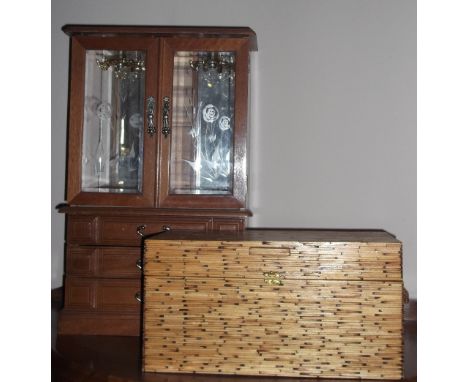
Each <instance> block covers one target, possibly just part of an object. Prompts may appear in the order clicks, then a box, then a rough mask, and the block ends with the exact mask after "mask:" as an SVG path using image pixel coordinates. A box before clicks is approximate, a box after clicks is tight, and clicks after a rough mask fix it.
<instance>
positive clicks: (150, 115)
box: [146, 97, 156, 137]
mask: <svg viewBox="0 0 468 382" xmlns="http://www.w3.org/2000/svg"><path fill="white" fill-rule="evenodd" d="M155 101H156V100H155V99H154V97H148V99H147V100H146V120H147V124H148V128H147V131H148V134H149V135H150V137H152V136H153V135H154V133H155V132H156V127H155V126H154V106H155Z"/></svg>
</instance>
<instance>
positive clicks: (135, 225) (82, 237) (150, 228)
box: [67, 215, 212, 246]
mask: <svg viewBox="0 0 468 382" xmlns="http://www.w3.org/2000/svg"><path fill="white" fill-rule="evenodd" d="M165 227H168V228H170V229H171V230H174V231H179V230H183V231H186V230H191V231H202V232H206V231H209V230H211V229H212V218H209V217H207V218H174V217H164V216H160V217H152V216H142V217H134V216H131V217H121V216H117V217H115V216H87V215H85V216H81V215H70V216H68V222H67V241H68V243H69V244H81V245H93V244H96V245H127V246H140V245H141V241H142V236H141V235H140V233H141V234H143V235H149V234H153V233H156V232H160V231H163V230H164V229H165ZM139 232H140V233H139Z"/></svg>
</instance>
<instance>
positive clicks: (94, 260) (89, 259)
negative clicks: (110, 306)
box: [66, 245, 141, 278]
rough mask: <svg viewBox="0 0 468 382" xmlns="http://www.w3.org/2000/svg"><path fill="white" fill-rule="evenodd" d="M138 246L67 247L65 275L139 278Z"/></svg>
mask: <svg viewBox="0 0 468 382" xmlns="http://www.w3.org/2000/svg"><path fill="white" fill-rule="evenodd" d="M140 258H141V249H140V248H138V247H86V246H77V245H69V246H68V247H67V263H66V272H67V275H71V276H81V277H105V278H140V277H141V270H140V268H138V266H137V262H138V261H139V260H140Z"/></svg>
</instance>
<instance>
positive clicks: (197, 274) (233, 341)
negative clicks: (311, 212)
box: [143, 230, 403, 379]
mask: <svg viewBox="0 0 468 382" xmlns="http://www.w3.org/2000/svg"><path fill="white" fill-rule="evenodd" d="M144 256H145V258H144V299H145V304H144V307H143V313H144V316H143V337H144V341H143V350H144V352H143V368H144V370H145V371H146V372H148V371H153V372H189V373H215V374H240V375H271V376H291V377H304V376H307V377H319V378H368V379H399V378H401V376H402V367H403V362H402V329H403V325H402V318H403V317H402V291H403V285H402V280H401V260H400V259H401V243H400V242H399V241H398V240H396V239H395V238H394V237H393V236H391V235H389V234H388V233H385V232H382V231H375V232H374V231H370V232H367V231H365V232H364V231H363V232H353V233H352V235H349V234H347V233H343V232H340V231H336V232H335V231H329V232H328V233H324V232H323V231H312V230H309V231H279V232H276V231H273V230H269V231H268V230H266V231H262V230H258V231H255V232H253V231H249V230H248V231H246V232H241V233H237V234H234V233H232V234H223V233H210V234H203V235H202V234H199V233H186V234H184V235H181V234H178V233H168V234H167V235H165V236H163V237H159V238H157V237H155V238H153V239H149V240H148V241H147V242H146V249H145V255H144Z"/></svg>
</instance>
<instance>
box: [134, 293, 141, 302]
mask: <svg viewBox="0 0 468 382" xmlns="http://www.w3.org/2000/svg"><path fill="white" fill-rule="evenodd" d="M135 300H137V301H138V302H143V299H142V298H141V293H140V292H136V293H135Z"/></svg>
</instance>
